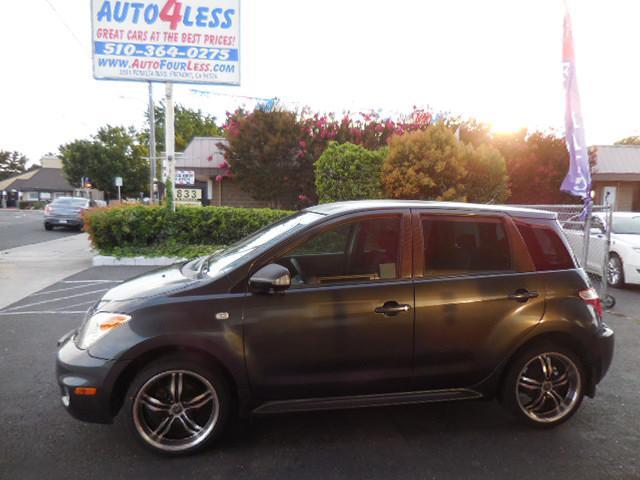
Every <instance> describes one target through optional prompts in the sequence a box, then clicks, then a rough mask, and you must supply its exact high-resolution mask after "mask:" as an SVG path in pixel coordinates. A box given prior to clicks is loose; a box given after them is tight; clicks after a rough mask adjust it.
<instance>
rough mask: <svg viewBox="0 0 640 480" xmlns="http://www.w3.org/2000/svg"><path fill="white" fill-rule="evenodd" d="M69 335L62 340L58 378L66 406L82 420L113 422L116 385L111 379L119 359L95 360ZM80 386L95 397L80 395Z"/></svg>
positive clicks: (57, 366)
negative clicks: (112, 392)
mask: <svg viewBox="0 0 640 480" xmlns="http://www.w3.org/2000/svg"><path fill="white" fill-rule="evenodd" d="M73 333H74V332H69V333H68V334H66V335H65V336H63V337H62V338H61V339H60V340H59V341H58V346H59V350H58V354H57V358H56V379H57V380H58V385H59V387H60V396H61V400H62V405H63V406H64V407H65V409H66V410H67V412H69V414H70V415H71V416H72V417H74V418H77V419H78V420H82V421H84V422H91V423H111V422H112V421H113V413H112V409H111V401H110V399H111V391H112V386H113V385H112V382H111V381H110V378H111V376H112V373H113V372H114V370H116V369H114V367H115V366H116V364H117V363H121V362H116V361H115V360H103V359H99V358H94V357H92V356H90V355H89V353H88V352H87V351H86V350H81V349H79V348H78V347H77V346H76V344H75V343H74V341H73ZM78 387H85V388H86V387H92V388H95V389H96V393H95V395H79V394H77V393H76V388H78Z"/></svg>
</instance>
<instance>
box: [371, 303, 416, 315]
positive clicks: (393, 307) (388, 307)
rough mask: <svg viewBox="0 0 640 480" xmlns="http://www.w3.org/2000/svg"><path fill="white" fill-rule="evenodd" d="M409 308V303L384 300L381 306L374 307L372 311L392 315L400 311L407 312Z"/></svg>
mask: <svg viewBox="0 0 640 480" xmlns="http://www.w3.org/2000/svg"><path fill="white" fill-rule="evenodd" d="M410 309H411V306H410V305H407V304H406V303H405V304H402V305H401V304H399V303H398V302H396V301H390V302H384V305H382V306H381V307H376V309H375V310H374V312H376V313H381V314H382V315H386V316H388V317H393V316H394V315H397V314H399V313H401V312H408V311H409V310H410Z"/></svg>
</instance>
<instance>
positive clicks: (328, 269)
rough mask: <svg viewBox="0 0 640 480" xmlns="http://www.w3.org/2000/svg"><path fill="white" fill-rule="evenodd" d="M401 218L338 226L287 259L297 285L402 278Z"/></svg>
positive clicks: (298, 248)
mask: <svg viewBox="0 0 640 480" xmlns="http://www.w3.org/2000/svg"><path fill="white" fill-rule="evenodd" d="M400 224H401V221H400V216H394V217H384V218H375V219H370V220H364V221H360V222H352V223H347V224H342V225H339V226H336V227H334V228H332V229H330V230H326V231H324V232H322V233H319V234H318V235H315V236H313V237H312V238H310V239H309V240H307V241H306V242H304V243H303V244H301V245H299V246H298V247H296V248H294V249H293V250H291V251H289V252H288V253H286V254H285V255H283V256H282V257H281V258H280V260H278V263H279V264H281V265H283V266H285V267H286V268H288V269H289V271H290V272H291V276H292V284H293V285H296V284H297V285H321V284H334V283H343V282H362V281H371V280H389V279H395V278H398V270H399V259H400V252H399V247H400V231H401V229H400Z"/></svg>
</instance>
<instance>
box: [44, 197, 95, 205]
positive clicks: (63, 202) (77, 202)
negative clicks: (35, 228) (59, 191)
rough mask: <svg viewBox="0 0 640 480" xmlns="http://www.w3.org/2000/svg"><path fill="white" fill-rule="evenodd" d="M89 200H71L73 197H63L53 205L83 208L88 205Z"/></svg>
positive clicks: (57, 199)
mask: <svg viewBox="0 0 640 480" xmlns="http://www.w3.org/2000/svg"><path fill="white" fill-rule="evenodd" d="M87 202H88V200H85V199H84V198H71V197H62V198H56V199H55V200H54V201H53V202H51V204H52V205H71V206H74V207H83V206H85V205H86V204H87Z"/></svg>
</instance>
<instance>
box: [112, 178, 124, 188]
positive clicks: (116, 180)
mask: <svg viewBox="0 0 640 480" xmlns="http://www.w3.org/2000/svg"><path fill="white" fill-rule="evenodd" d="M113 184H114V185H115V186H116V187H121V186H122V177H114V179H113Z"/></svg>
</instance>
